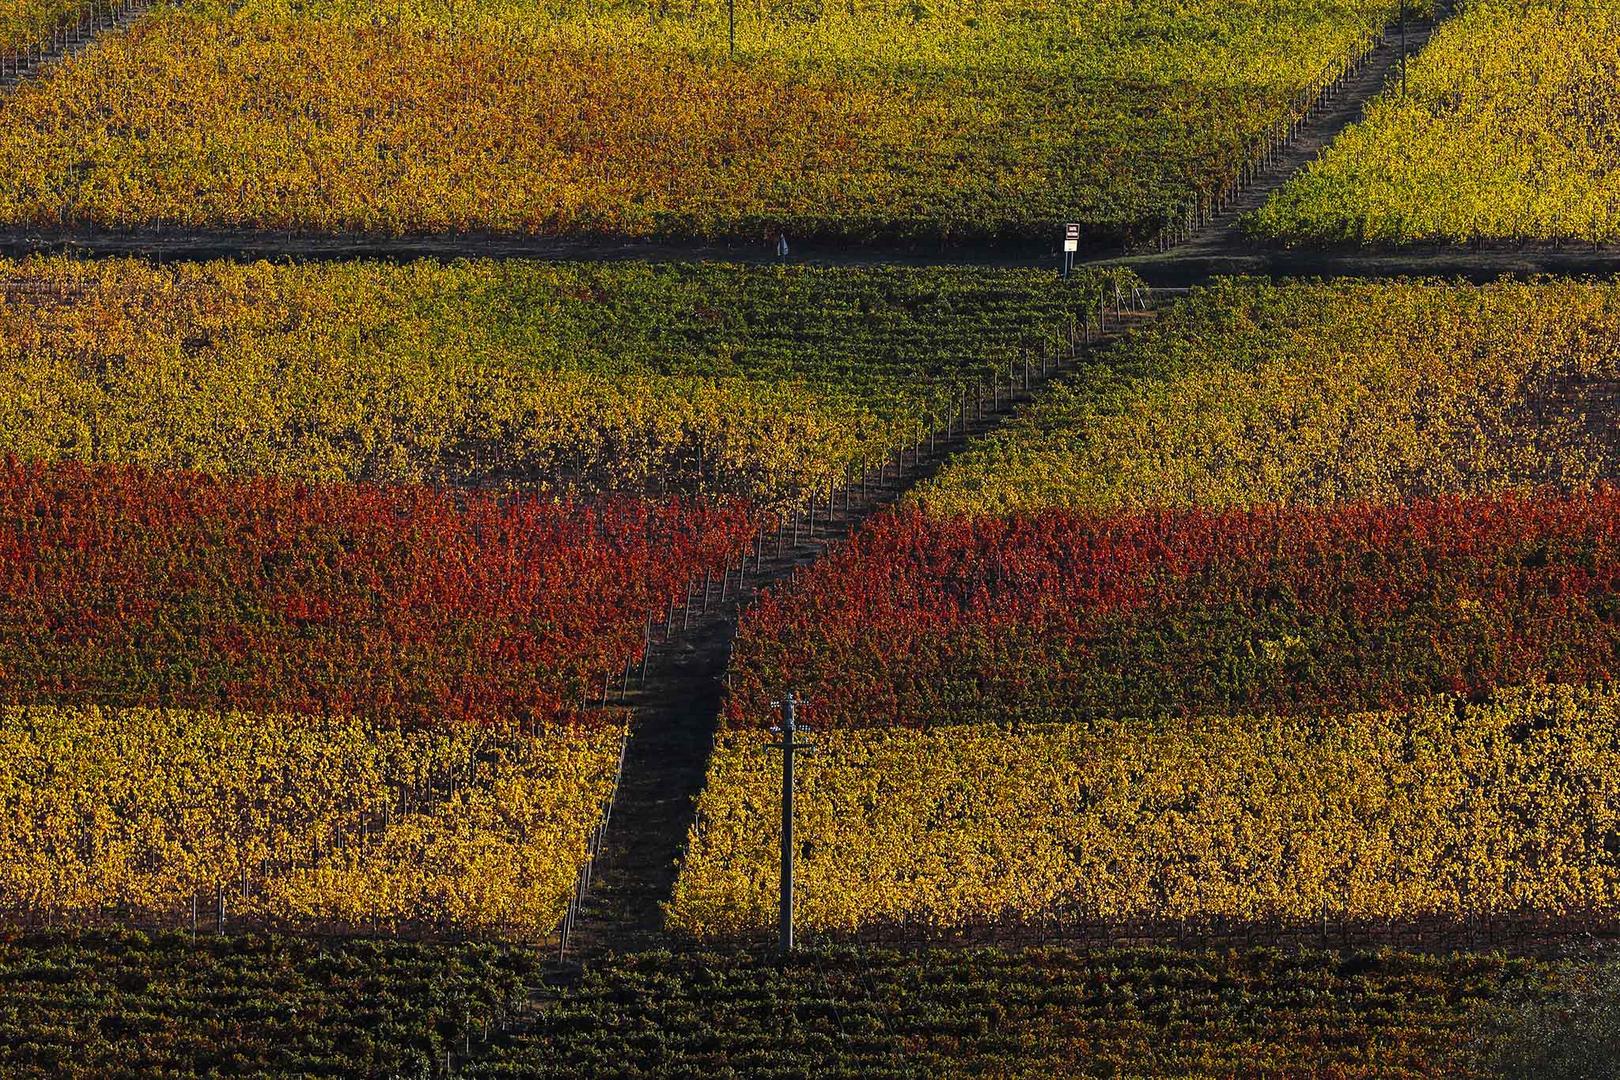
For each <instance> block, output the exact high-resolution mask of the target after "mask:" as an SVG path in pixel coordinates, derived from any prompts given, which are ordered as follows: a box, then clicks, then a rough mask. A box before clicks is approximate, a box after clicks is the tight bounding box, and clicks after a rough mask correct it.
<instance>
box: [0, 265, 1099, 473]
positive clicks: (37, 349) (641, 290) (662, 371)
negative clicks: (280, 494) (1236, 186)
mask: <svg viewBox="0 0 1620 1080" xmlns="http://www.w3.org/2000/svg"><path fill="white" fill-rule="evenodd" d="M1111 280H1113V278H1112V276H1111V275H1106V274H1100V273H1095V274H1080V275H1077V276H1076V277H1075V278H1074V279H1073V280H1072V281H1071V282H1069V283H1068V286H1067V287H1065V288H1053V287H1052V286H1051V284H1050V282H1049V279H1048V278H1046V277H1045V276H1037V275H1035V274H1034V273H1032V272H1027V271H994V272H992V271H982V272H972V271H961V270H917V271H910V270H904V269H899V268H892V269H875V270H847V271H831V270H817V269H814V268H797V267H795V268H771V267H761V268H748V267H743V266H730V265H725V264H696V265H680V264H671V265H662V266H657V265H655V266H647V265H641V264H618V265H599V266H592V265H576V266H569V265H563V264H535V263H496V262H489V261H483V262H475V263H457V264H454V265H449V266H443V265H438V264H433V263H427V262H420V263H414V264H410V265H406V266H391V265H388V264H383V263H339V264H313V265H305V266H274V267H273V266H270V265H267V264H255V265H245V266H244V265H237V264H231V263H206V264H200V265H189V266H181V267H178V268H172V269H171V268H158V267H153V266H151V265H150V264H148V263H145V262H137V261H123V260H118V261H112V262H102V263H89V264H87V263H80V262H73V261H68V260H62V259H33V260H25V261H21V262H13V263H8V264H0V289H4V297H5V300H6V302H5V303H4V304H3V305H0V452H9V453H12V454H16V455H20V456H23V457H28V458H39V459H44V460H63V459H67V460H80V461H87V462H95V463H100V462H107V463H125V464H137V465H142V466H146V467H150V468H155V469H176V468H178V469H187V470H194V471H203V472H208V473H211V474H216V475H248V476H251V475H272V476H282V477H288V478H296V479H307V480H319V481H335V480H349V481H361V482H373V483H436V484H448V485H454V486H458V487H480V488H507V489H511V488H525V489H537V490H544V491H552V492H564V493H566V492H570V491H571V492H575V493H577V494H581V495H584V496H593V495H596V494H600V493H601V492H603V491H619V492H627V493H633V494H637V495H642V494H646V493H648V492H649V491H650V492H652V493H654V494H660V493H663V492H666V491H671V492H672V491H684V492H689V493H691V492H707V493H711V494H714V493H718V494H732V495H738V496H742V497H744V498H747V499H750V500H753V501H755V502H758V503H761V504H772V505H781V504H785V503H788V502H791V501H793V500H794V499H797V498H802V496H803V494H804V492H806V491H807V490H809V489H811V488H821V487H825V486H826V485H827V484H828V483H832V482H839V483H842V482H844V481H845V480H847V479H848V478H850V477H851V476H852V475H853V474H856V473H857V472H859V471H861V470H862V469H863V468H866V467H870V465H871V464H872V463H874V462H875V461H877V460H878V459H881V458H886V457H887V456H888V454H889V453H891V452H892V451H893V450H894V449H895V448H897V447H899V446H900V445H902V444H905V443H910V442H912V441H914V440H915V439H916V438H917V437H918V436H920V435H922V434H924V433H926V432H928V431H931V430H932V429H933V428H935V427H937V426H941V425H942V424H943V423H944V418H945V415H946V414H947V413H948V412H950V411H951V410H952V409H953V408H954V407H956V406H958V405H960V403H961V401H962V397H963V395H964V394H965V393H967V391H968V390H969V389H970V388H972V389H977V387H978V385H979V384H981V383H983V382H986V381H988V380H989V379H991V378H992V377H993V376H996V375H997V374H1004V373H1005V372H1006V371H1007V370H1008V364H1009V363H1013V362H1019V363H1021V362H1022V361H1023V360H1025V359H1028V358H1029V357H1030V356H1031V355H1033V354H1034V353H1036V352H1037V351H1038V350H1040V349H1042V348H1045V349H1047V350H1048V351H1049V350H1050V348H1051V342H1052V340H1053V335H1054V334H1056V333H1058V332H1063V333H1068V332H1069V331H1071V330H1073V328H1074V326H1075V324H1076V323H1083V322H1086V321H1087V320H1088V319H1089V317H1090V316H1089V312H1090V310H1091V309H1092V308H1094V307H1095V306H1096V304H1097V301H1098V290H1099V289H1100V287H1101V285H1102V283H1103V282H1104V281H1111Z"/></svg>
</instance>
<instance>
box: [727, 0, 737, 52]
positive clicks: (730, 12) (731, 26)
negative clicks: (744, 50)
mask: <svg viewBox="0 0 1620 1080" xmlns="http://www.w3.org/2000/svg"><path fill="white" fill-rule="evenodd" d="M726 32H727V34H728V35H729V37H730V39H731V58H732V59H733V60H735V59H737V0H726Z"/></svg>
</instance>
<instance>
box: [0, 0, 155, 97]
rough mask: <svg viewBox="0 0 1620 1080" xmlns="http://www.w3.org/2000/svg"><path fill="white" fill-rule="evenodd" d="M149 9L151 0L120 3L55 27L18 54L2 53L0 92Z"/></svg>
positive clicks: (24, 80) (17, 84) (37, 73)
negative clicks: (48, 34)
mask: <svg viewBox="0 0 1620 1080" xmlns="http://www.w3.org/2000/svg"><path fill="white" fill-rule="evenodd" d="M151 6H152V0H120V2H119V3H118V5H117V7H116V8H114V9H113V10H111V11H104V12H96V13H94V14H92V15H86V16H84V17H82V18H81V19H80V20H79V21H78V22H77V23H73V24H69V25H64V26H59V27H57V28H56V29H55V30H53V31H52V32H51V36H50V37H49V38H47V39H45V40H44V41H41V42H39V43H37V44H36V45H33V46H30V47H29V48H28V49H27V50H26V51H24V52H23V53H21V54H17V53H7V54H5V56H4V59H3V60H0V93H5V92H7V91H9V90H11V89H13V88H15V87H17V86H19V85H21V84H22V83H25V82H28V81H29V80H31V79H37V78H39V77H40V76H41V75H43V74H44V73H45V72H46V71H48V70H49V69H50V68H51V67H53V66H54V65H55V64H56V63H58V62H59V61H61V60H64V59H66V58H67V57H70V56H72V55H73V54H75V53H77V52H80V51H82V50H83V49H86V48H88V47H89V46H90V44H91V43H92V42H94V41H95V40H96V38H98V37H100V36H101V35H102V34H106V33H111V32H113V31H116V30H122V29H123V28H124V27H126V26H128V25H129V24H130V23H132V22H134V21H135V20H136V19H138V18H140V17H141V16H142V15H143V14H145V12H146V9H147V8H149V7H151Z"/></svg>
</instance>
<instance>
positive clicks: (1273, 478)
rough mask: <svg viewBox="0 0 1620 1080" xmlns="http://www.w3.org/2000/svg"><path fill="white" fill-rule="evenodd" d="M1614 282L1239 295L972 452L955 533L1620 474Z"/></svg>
mask: <svg viewBox="0 0 1620 1080" xmlns="http://www.w3.org/2000/svg"><path fill="white" fill-rule="evenodd" d="M1617 355H1620V292H1617V291H1616V289H1615V287H1614V285H1613V284H1612V283H1589V282H1572V281H1560V282H1540V283H1536V284H1523V283H1512V282H1500V283H1497V284H1493V285H1488V286H1483V287H1470V286H1465V285H1459V284H1445V283H1441V282H1435V281H1421V280H1419V281H1394V282H1390V281H1383V282H1376V283H1335V284H1332V285H1319V284H1308V283H1299V282H1282V283H1273V282H1270V281H1262V280H1254V279H1247V280H1245V279H1239V280H1217V281H1215V282H1213V283H1211V284H1210V285H1208V286H1205V287H1201V288H1197V289H1194V290H1193V291H1192V293H1191V294H1190V295H1189V296H1187V297H1186V298H1185V299H1183V300H1182V301H1180V302H1178V303H1177V304H1176V305H1175V307H1174V308H1173V309H1172V310H1170V311H1169V312H1167V313H1165V314H1164V316H1163V317H1162V318H1161V319H1160V320H1159V322H1158V323H1157V324H1156V325H1155V326H1153V327H1151V328H1148V329H1146V330H1144V331H1143V332H1141V333H1139V334H1135V335H1133V336H1132V337H1131V338H1130V339H1129V340H1127V341H1125V342H1122V343H1120V344H1119V345H1118V346H1116V347H1115V348H1114V349H1113V350H1112V351H1111V352H1110V353H1109V355H1108V356H1107V357H1106V358H1105V360H1104V362H1102V363H1098V364H1095V365H1090V366H1087V367H1085V368H1083V369H1082V370H1080V371H1079V372H1077V373H1076V374H1075V375H1073V376H1071V377H1068V378H1066V379H1065V380H1063V381H1062V382H1061V383H1060V384H1059V385H1057V386H1055V387H1054V388H1053V391H1052V392H1051V393H1050V394H1047V395H1045V396H1044V397H1043V398H1042V399H1041V400H1040V401H1039V402H1036V403H1035V404H1034V405H1032V406H1031V407H1030V408H1029V409H1027V410H1025V411H1024V412H1023V413H1022V414H1021V415H1020V416H1019V417H1018V419H1017V420H1016V421H1015V422H1013V423H1012V424H1009V425H1008V426H1007V427H1006V428H1005V429H1004V430H1003V431H1001V432H1000V433H998V434H997V435H996V437H994V438H991V439H986V440H983V441H982V442H980V443H978V444H976V445H975V446H973V447H970V448H969V449H968V450H967V451H966V452H964V453H963V454H961V455H959V457H958V458H957V459H956V460H955V461H954V462H952V464H951V465H950V466H949V467H947V468H946V469H945V470H944V471H943V472H942V473H941V475H940V476H939V477H938V478H937V479H936V480H934V481H933V482H931V483H929V484H927V485H925V486H924V487H923V488H922V489H921V490H920V491H919V492H918V493H917V501H918V502H919V503H922V504H924V505H926V506H928V507H930V508H931V509H933V510H935V511H937V512H940V513H976V512H995V513H1004V512H1011V511H1030V510H1039V509H1042V508H1046V507H1069V508H1073V509H1085V510H1115V509H1122V510H1129V509H1139V508H1147V507H1153V506H1164V505H1170V506H1204V507H1227V506H1238V507H1241V506H1249V505H1256V504H1262V503H1290V504H1301V503H1309V504H1322V503H1333V502H1345V501H1352V500H1368V501H1376V502H1397V501H1400V500H1401V499H1403V498H1407V497H1410V496H1422V495H1437V494H1446V493H1470V494H1486V493H1489V492H1491V491H1493V490H1499V489H1503V488H1524V487H1527V486H1537V485H1554V486H1557V487H1561V488H1576V487H1580V486H1582V485H1585V484H1589V483H1591V482H1593V481H1594V480H1597V479H1600V478H1603V477H1611V478H1612V477H1615V476H1617V475H1620V459H1617V457H1616V454H1617V450H1616V442H1615V439H1614V435H1613V432H1612V429H1610V428H1608V427H1607V426H1606V424H1605V423H1604V418H1605V417H1606V416H1608V415H1609V414H1610V411H1611V410H1612V408H1613V405H1612V402H1611V400H1610V398H1609V396H1608V395H1609V393H1610V391H1611V390H1612V388H1613V386H1614V382H1615V380H1616V378H1620V369H1617V368H1616V361H1615V358H1616V356H1617Z"/></svg>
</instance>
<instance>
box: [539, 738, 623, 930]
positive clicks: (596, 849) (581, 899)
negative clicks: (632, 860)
mask: <svg viewBox="0 0 1620 1080" xmlns="http://www.w3.org/2000/svg"><path fill="white" fill-rule="evenodd" d="M629 746H630V733H629V732H628V731H626V732H625V734H624V735H623V736H622V737H620V739H619V763H618V765H617V766H616V767H615V768H614V770H613V784H612V785H611V787H609V789H608V794H607V798H605V799H604V800H603V802H602V810H601V814H600V815H599V816H598V818H597V821H596V825H595V827H594V828H592V829H591V834H590V836H589V838H588V839H587V840H586V844H585V862H584V864H583V865H582V866H581V867H580V868H579V874H578V876H577V877H575V879H574V891H573V893H572V895H570V896H569V898H568V906H567V908H566V909H565V910H564V911H563V917H562V921H561V922H559V923H558V924H557V959H558V961H559V962H560V961H563V960H565V959H567V957H568V941H569V938H571V937H572V936H573V933H574V924H575V923H576V922H577V921H578V919H579V909H580V908H581V906H583V905H584V903H585V897H586V894H588V893H589V892H590V889H591V876H592V874H593V873H594V871H595V868H596V858H597V856H598V855H600V854H601V853H602V841H603V840H604V839H606V838H607V830H608V823H609V822H610V821H612V819H613V804H614V803H615V802H616V801H617V800H618V797H619V781H620V780H622V779H623V778H624V756H625V752H626V751H627V750H628V749H629Z"/></svg>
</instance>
